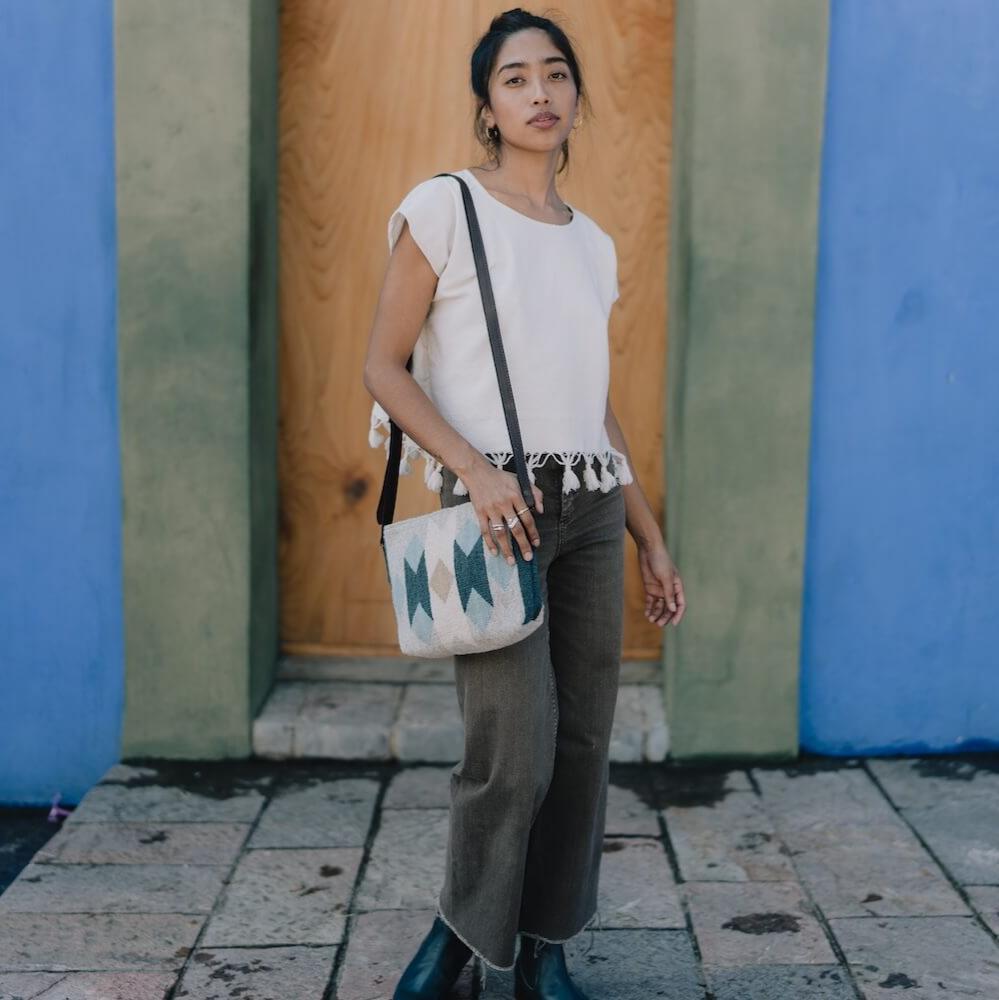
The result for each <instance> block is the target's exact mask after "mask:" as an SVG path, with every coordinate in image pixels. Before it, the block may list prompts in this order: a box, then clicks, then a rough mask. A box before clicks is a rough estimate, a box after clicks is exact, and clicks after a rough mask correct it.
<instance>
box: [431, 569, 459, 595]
mask: <svg viewBox="0 0 999 1000" xmlns="http://www.w3.org/2000/svg"><path fill="white" fill-rule="evenodd" d="M453 585H454V574H453V573H452V572H451V570H449V569H448V568H447V566H445V565H444V563H443V561H442V560H440V559H438V560H437V565H436V566H435V567H434V571H433V573H432V574H431V575H430V586H431V588H433V591H434V593H435V594H436V595H437V596H438V597H439V598H440V599H441V600H442V601H446V600H447V595H448V594H450V593H451V587H452V586H453Z"/></svg>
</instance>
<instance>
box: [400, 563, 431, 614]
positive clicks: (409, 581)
mask: <svg viewBox="0 0 999 1000" xmlns="http://www.w3.org/2000/svg"><path fill="white" fill-rule="evenodd" d="M405 568H406V610H407V611H408V612H409V621H410V624H412V622H413V616H414V614H415V613H416V611H417V609H419V608H422V609H423V610H424V611H426V613H427V618H430V619H432V618H433V616H434V613H433V611H431V610H430V587H429V586H428V582H427V556H426V553H423V554H421V555H420V561H419V563H418V564H417V566H416V569H415V570H412V569H410V568H409V563H408V562H407V563H405Z"/></svg>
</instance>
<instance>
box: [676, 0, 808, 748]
mask: <svg viewBox="0 0 999 1000" xmlns="http://www.w3.org/2000/svg"><path fill="white" fill-rule="evenodd" d="M676 13H677V18H676V64H675V67H676V68H675V72H676V79H675V84H674V97H675V102H676V105H675V118H674V142H673V149H674V161H673V178H674V190H673V206H672V213H673V222H672V226H673V231H672V233H671V269H670V276H669V290H670V316H669V323H670V325H669V350H668V357H667V371H668V380H669V382H668V393H669V398H668V406H667V435H666V440H667V443H666V469H667V515H666V521H667V523H666V537H667V542H668V543H669V546H670V551H671V553H672V555H673V557H674V558H675V559H676V562H677V565H678V567H679V569H680V572H681V574H682V576H683V579H684V583H685V588H686V593H687V597H688V600H689V603H690V610H689V611H688V612H687V615H686V617H685V619H684V620H683V622H682V623H681V624H680V626H679V627H678V628H677V629H676V630H675V632H674V631H673V630H672V629H668V630H667V632H666V636H665V643H664V657H665V665H666V671H665V684H666V698H667V705H668V713H669V725H670V741H671V752H672V754H673V755H674V756H675V757H676V758H678V759H679V758H699V757H725V756H742V755H747V756H750V755H751V756H778V757H779V756H784V755H794V754H796V753H797V750H798V663H799V639H800V623H801V598H802V580H803V572H802V571H803V560H804V537H805V504H806V488H807V472H808V448H809V428H810V411H811V378H812V337H813V317H814V307H813V304H814V290H815V264H816V245H817V223H818V192H819V180H820V154H821V147H822V129H823V108H824V99H825V75H826V46H827V30H828V9H827V0H753V2H751V3H733V2H731V0H678V2H677V11H676Z"/></svg>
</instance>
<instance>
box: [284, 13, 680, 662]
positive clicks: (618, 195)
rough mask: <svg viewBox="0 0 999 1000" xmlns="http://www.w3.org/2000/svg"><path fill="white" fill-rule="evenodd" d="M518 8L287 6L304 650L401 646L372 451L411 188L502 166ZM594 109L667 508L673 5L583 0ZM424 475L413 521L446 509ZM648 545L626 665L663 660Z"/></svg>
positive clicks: (594, 187) (587, 178)
mask: <svg viewBox="0 0 999 1000" xmlns="http://www.w3.org/2000/svg"><path fill="white" fill-rule="evenodd" d="M505 7H506V5H504V4H499V3H486V2H475V3H453V2H451V3H449V2H446V0H421V2H420V3H415V2H402V0H367V2H365V3H363V4H362V3H357V2H330V0H284V2H283V4H282V14H281V97H280V133H281V141H280V168H279V171H280V181H279V184H280V210H281V222H280V250H281V279H280V280H281V295H280V298H281V350H280V368H281V370H280V391H281V410H280V412H281V426H280V454H279V476H280V495H281V550H280V574H281V594H282V598H281V634H282V651H283V652H284V653H287V654H296V653H298V654H317V653H327V654H332V653H333V652H334V651H336V652H337V653H341V654H342V653H350V654H352V655H369V654H370V655H381V656H384V655H392V654H394V653H398V647H397V645H396V640H395V623H394V619H393V616H392V609H391V600H390V596H389V589H388V582H387V580H386V578H385V568H384V562H383V560H382V556H381V550H380V548H379V544H378V527H377V525H376V523H375V516H374V511H375V507H376V505H377V500H378V492H379V490H380V488H381V479H382V475H383V474H384V452H382V451H380V450H374V449H372V448H370V447H369V446H368V443H367V432H368V415H369V411H370V405H371V399H370V396H369V395H368V393H367V391H366V389H365V388H364V385H363V381H362V367H363V361H364V355H365V351H366V347H367V337H368V332H369V330H370V325H371V319H372V316H373V314H374V307H375V302H376V300H377V296H378V290H379V288H380V285H381V281H382V277H383V275H384V271H385V264H386V261H387V256H388V252H387V240H386V231H385V230H386V224H387V221H388V217H389V214H390V212H391V211H392V209H393V208H395V206H396V205H397V204H398V202H399V200H400V199H401V198H402V195H403V194H404V193H405V192H406V191H407V190H408V189H409V188H410V187H411V186H412V185H413V184H415V183H417V182H418V181H419V180H421V179H423V178H425V177H428V176H430V175H432V174H434V173H437V172H438V171H440V170H445V169H451V168H457V167H461V166H467V165H471V164H475V163H479V162H482V160H483V158H484V156H483V151H482V150H481V148H480V147H479V146H478V144H477V143H476V141H475V139H474V137H473V133H472V121H473V118H472V115H473V107H474V105H473V100H472V96H471V93H470V90H469V87H468V80H467V76H468V58H469V56H470V54H471V51H472V48H473V46H474V44H475V42H476V40H477V38H478V37H479V35H480V34H481V33H482V32H483V31H484V30H485V29H486V28H487V27H488V24H489V20H490V18H491V17H493V16H494V15H495V14H496V13H499V12H500V11H502V10H504V9H505ZM549 16H555V17H557V18H558V19H559V20H560V22H561V23H562V25H563V27H564V29H565V30H566V32H567V34H568V35H569V37H570V38H571V40H572V41H573V44H574V45H575V46H576V47H577V52H578V55H579V58H580V62H581V65H582V69H583V73H584V80H585V84H586V86H587V88H588V90H589V93H590V100H591V104H592V109H593V115H592V116H591V117H590V119H589V120H588V121H585V122H584V124H583V125H582V126H581V127H580V128H579V129H577V130H576V133H575V135H574V138H573V145H572V161H571V167H570V170H569V176H568V177H565V178H564V179H560V180H559V181H558V185H559V191H560V194H561V195H562V196H563V197H564V198H565V200H566V201H567V202H569V203H570V204H573V205H576V204H578V205H579V206H580V207H581V208H582V209H583V211H585V212H587V214H589V215H591V216H592V217H593V218H594V219H596V221H597V222H598V223H599V224H600V225H601V226H602V227H603V228H604V229H606V230H607V231H608V232H609V233H610V234H611V235H612V236H613V237H614V240H615V243H616V245H617V250H618V271H619V278H620V286H621V298H620V300H619V301H618V303H617V305H616V306H615V310H614V313H613V314H612V317H611V380H612V385H611V401H612V404H613V406H614V409H615V412H616V414H617V416H618V419H619V420H620V422H621V425H622V427H623V428H624V432H625V435H626V437H627V439H628V444H629V448H630V450H631V452H632V457H633V460H634V461H633V464H634V471H635V474H636V477H637V478H638V480H639V482H640V483H641V484H642V487H643V489H644V490H645V492H646V495H647V496H648V498H649V501H650V503H651V504H652V506H653V509H654V510H655V511H656V512H657V514H658V515H660V521H662V517H661V515H662V507H663V502H664V486H665V483H664V475H663V461H662V454H663V448H662V443H663V414H664V393H665V389H664V387H665V384H666V382H665V352H666V335H665V330H666V291H667V290H666V273H667V259H666V254H667V236H668V223H669V219H668V193H669V172H670V162H671V159H672V157H671V146H670V135H671V112H672V78H673V70H672V66H673V49H672V46H673V0H625V2H614V3H611V2H610V0H587V2H567V3H563V4H562V5H560V7H558V8H557V12H556V13H555V14H554V15H553V14H552V13H550V12H549ZM437 506H438V503H437V498H436V496H435V495H434V494H432V493H430V492H429V491H428V490H427V489H426V487H425V486H424V485H423V476H422V463H418V464H417V465H416V468H415V472H414V475H412V476H409V477H403V479H402V480H401V484H400V495H399V504H398V508H397V516H398V517H408V516H411V515H413V514H417V513H422V512H425V511H430V510H434V509H436V508H437ZM642 606H643V601H642V590H641V583H640V578H639V573H638V568H637V562H636V558H635V552H634V546H633V545H632V544H631V543H630V541H629V543H628V570H627V593H626V628H625V643H624V646H625V648H624V651H623V652H624V655H625V656H627V657H628V658H654V657H658V656H659V647H660V642H661V632H660V630H658V629H656V628H655V627H653V626H650V625H649V624H648V623H647V622H646V621H645V619H644V617H643V615H642Z"/></svg>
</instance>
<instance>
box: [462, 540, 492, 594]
mask: <svg viewBox="0 0 999 1000" xmlns="http://www.w3.org/2000/svg"><path fill="white" fill-rule="evenodd" d="M454 575H455V579H456V582H457V584H458V596H459V597H460V598H461V606H462V608H463V609H464V611H465V612H466V614H467V613H468V599H469V597H470V596H471V595H472V594H473V593H475V592H478V593H479V595H480V596H481V597H482V599H483V600H484V601H485V602H486V603H487V604H490V605H491V604H492V603H493V595H492V592H491V591H490V589H489V574H488V572H487V571H486V557H485V543H484V541H483V539H482V535H481V534H480V535H479V536H478V540H477V541H476V543H475V544H474V545H473V546H472V548H471V551H470V552H468V553H465V552H462V550H461V545H460V544H459V543H458V542H457V541H456V542H455V543H454Z"/></svg>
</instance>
